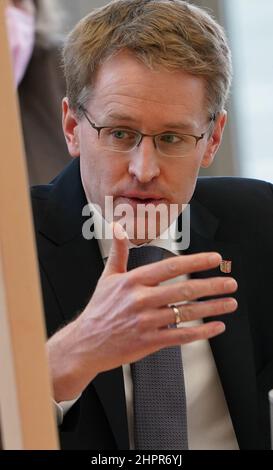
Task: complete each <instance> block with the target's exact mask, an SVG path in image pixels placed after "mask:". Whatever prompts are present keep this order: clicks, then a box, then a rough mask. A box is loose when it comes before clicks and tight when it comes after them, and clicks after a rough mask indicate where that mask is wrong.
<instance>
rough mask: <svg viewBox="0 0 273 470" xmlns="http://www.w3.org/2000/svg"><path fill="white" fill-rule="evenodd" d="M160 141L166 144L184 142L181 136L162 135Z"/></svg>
mask: <svg viewBox="0 0 273 470" xmlns="http://www.w3.org/2000/svg"><path fill="white" fill-rule="evenodd" d="M160 140H161V141H162V142H164V143H165V144H177V143H179V142H181V141H182V139H181V136H179V135H177V134H162V135H161V137H160Z"/></svg>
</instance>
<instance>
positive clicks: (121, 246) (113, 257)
mask: <svg viewBox="0 0 273 470" xmlns="http://www.w3.org/2000/svg"><path fill="white" fill-rule="evenodd" d="M112 228H113V243H112V246H111V250H110V253H109V257H108V260H107V263H106V265H105V268H104V271H103V275H102V276H103V277H106V276H110V275H111V274H115V273H125V272H126V271H127V262H128V255H129V246H128V235H127V233H126V231H125V230H124V228H123V227H122V225H120V224H119V223H118V222H115V223H113V224H112Z"/></svg>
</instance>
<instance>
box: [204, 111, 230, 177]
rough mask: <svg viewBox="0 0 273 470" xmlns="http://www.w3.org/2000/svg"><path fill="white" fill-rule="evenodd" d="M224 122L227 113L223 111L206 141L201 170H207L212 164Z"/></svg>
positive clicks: (219, 142)
mask: <svg viewBox="0 0 273 470" xmlns="http://www.w3.org/2000/svg"><path fill="white" fill-rule="evenodd" d="M226 121H227V112H226V111H225V110H224V111H222V112H221V113H220V114H219V115H218V117H217V119H216V122H215V124H214V128H213V132H212V134H211V137H210V138H209V140H208V143H207V148H206V151H205V154H204V156H203V159H202V163H201V167H202V168H208V167H209V166H210V165H211V164H212V163H213V160H214V157H215V155H216V153H217V150H218V148H219V146H220V144H221V141H222V137H223V132H224V128H225V124H226Z"/></svg>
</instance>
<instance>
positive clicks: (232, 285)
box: [224, 279, 237, 290]
mask: <svg viewBox="0 0 273 470" xmlns="http://www.w3.org/2000/svg"><path fill="white" fill-rule="evenodd" d="M236 287H237V282H236V281H235V280H234V279H229V280H228V281H226V282H225V284H224V288H225V289H227V290H229V289H236Z"/></svg>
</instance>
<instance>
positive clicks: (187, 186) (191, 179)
mask: <svg viewBox="0 0 273 470" xmlns="http://www.w3.org/2000/svg"><path fill="white" fill-rule="evenodd" d="M199 168H200V162H199V160H198V161H196V160H186V159H185V160H183V161H181V162H178V163H177V164H176V165H174V166H173V167H170V168H169V171H168V186H169V189H170V194H171V195H172V199H173V201H172V202H173V203H180V204H187V203H188V202H189V201H190V199H191V197H192V194H193V192H194V189H195V184H196V179H197V176H198V172H199Z"/></svg>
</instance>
